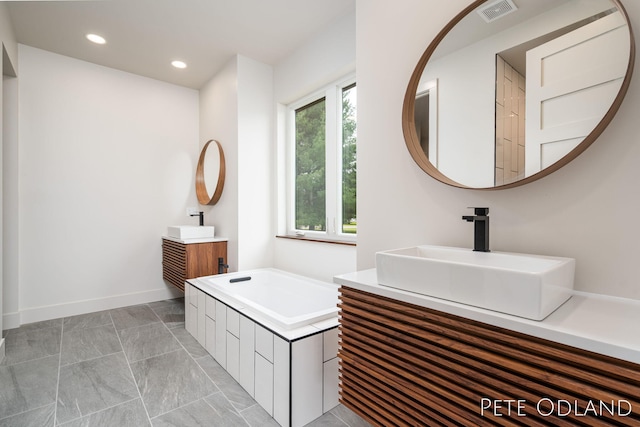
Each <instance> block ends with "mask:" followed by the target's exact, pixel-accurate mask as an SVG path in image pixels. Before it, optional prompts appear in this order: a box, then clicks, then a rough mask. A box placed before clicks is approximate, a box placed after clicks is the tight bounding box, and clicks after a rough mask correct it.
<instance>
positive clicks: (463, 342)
mask: <svg viewBox="0 0 640 427" xmlns="http://www.w3.org/2000/svg"><path fill="white" fill-rule="evenodd" d="M373 274H374V276H373V277H375V273H373ZM339 277H340V276H338V277H337V278H336V280H335V281H336V282H337V283H341V284H342V285H343V286H342V288H341V302H340V340H341V341H340V351H339V357H340V372H341V390H340V399H341V402H342V403H343V404H344V405H345V406H347V407H349V408H350V409H352V410H353V411H355V412H356V413H357V414H359V415H360V416H362V417H363V418H365V419H366V420H368V421H369V422H371V423H372V424H373V425H380V426H385V427H386V426H395V425H397V426H439V425H441V426H452V425H454V426H456V425H459V426H484V425H492V426H493V425H506V426H510V425H532V426H549V425H553V426H556V425H582V426H599V425H602V426H604V425H607V426H608V425H616V426H618V425H627V426H640V364H638V363H637V362H634V361H629V360H623V359H620V358H617V357H611V356H609V355H604V354H600V353H597V352H594V351H589V350H585V349H582V348H578V347H576V346H572V345H566V344H563V343H558V342H555V341H553V340H549V339H542V338H539V337H536V336H532V335H529V334H525V333H521V332H516V331H513V330H509V329H507V328H503V327H497V326H494V325H491V324H487V323H484V322H480V321H477V320H471V319H468V318H465V317H462V316H459V315H454V314H450V313H446V312H444V311H441V310H434V309H432V308H427V307H424V306H421V305H416V304H412V303H408V302H406V301H400V300H398V299H395V298H390V297H388V296H381V295H379V294H378V293H377V291H378V290H379V289H380V288H379V287H380V285H377V287H376V286H356V287H361V288H367V289H370V290H373V291H374V292H367V291H363V290H362V289H356V288H354V287H351V286H345V283H346V284H348V283H349V282H350V280H340V279H339ZM372 280H374V279H371V280H369V281H372ZM369 285H370V283H369ZM383 291H384V292H383V293H386V294H387V295H392V294H393V293H394V291H393V290H391V288H387V289H383ZM407 294H408V293H406V292H404V293H400V294H399V295H400V296H402V297H403V298H405V299H410V297H407V296H406V295H407ZM573 298H578V297H575V296H574V297H573ZM423 299H424V298H423ZM425 300H429V299H428V298H426V299H425ZM449 304H450V305H451V306H452V307H454V308H455V310H458V311H460V310H464V309H460V307H459V306H460V305H455V304H451V303H449ZM574 304H576V305H579V304H578V302H574ZM629 304H630V305H629V306H628V307H625V309H630V312H631V313H634V307H635V305H634V303H633V302H629ZM638 308H640V305H638ZM562 309H563V308H562V307H561V308H560V309H559V310H562ZM570 309H571V308H570V307H569V308H566V309H565V311H567V310H570ZM455 310H453V309H452V311H455ZM478 310H479V309H476V310H475V311H478ZM480 311H482V310H480ZM470 312H473V310H470ZM571 314H572V313H571V312H568V314H566V316H567V318H568V317H570V316H571ZM593 314H594V315H596V313H593ZM562 316H565V314H564V313H563V312H560V313H559V314H558V315H557V317H560V318H562ZM632 316H636V315H635V314H632ZM509 317H510V316H506V315H497V316H496V318H497V319H498V320H497V321H496V322H498V323H499V322H500V321H502V320H501V319H506V320H505V321H509V319H508V318H509ZM623 317H624V316H623ZM562 320H564V319H561V320H560V321H562ZM635 320H636V319H634V318H630V319H628V321H629V322H633V321H635ZM518 322H520V323H522V324H523V325H524V326H523V328H532V330H535V327H536V325H535V322H530V321H526V320H524V321H521V320H520V321H518ZM639 324H640V323H636V327H631V326H630V329H629V332H632V331H633V330H634V329H635V331H636V336H630V341H629V344H628V347H630V351H627V352H625V349H614V350H613V351H614V352H616V351H617V352H620V354H625V355H628V356H629V358H631V359H633V358H634V357H638V355H640V347H637V348H635V349H636V350H637V354H636V352H635V350H634V346H636V345H637V344H638V341H639V340H640V339H639V337H638V336H639V335H640V331H639V330H638V329H636V328H637V325H639ZM552 329H553V328H551V327H549V330H550V331H549V333H550V334H553V333H555V332H554V331H553V330H552ZM544 333H545V332H544V329H543V331H542V332H541V334H544ZM563 333H564V332H563ZM620 336H621V337H624V336H625V334H624V333H623V334H622V335H620ZM614 338H615V337H614ZM580 342H587V341H585V340H582V341H581V340H580V339H577V338H576V343H580ZM588 345H589V344H588V342H587V344H586V346H588ZM594 345H596V346H597V345H598V344H594ZM605 347H606V346H604V347H603V348H605ZM606 348H608V347H606Z"/></svg>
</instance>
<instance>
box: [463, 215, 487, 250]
mask: <svg viewBox="0 0 640 427" xmlns="http://www.w3.org/2000/svg"><path fill="white" fill-rule="evenodd" d="M470 209H474V213H475V215H464V216H463V217H462V219H463V220H465V221H467V222H473V223H474V224H473V250H474V251H477V252H491V251H490V250H489V208H470Z"/></svg>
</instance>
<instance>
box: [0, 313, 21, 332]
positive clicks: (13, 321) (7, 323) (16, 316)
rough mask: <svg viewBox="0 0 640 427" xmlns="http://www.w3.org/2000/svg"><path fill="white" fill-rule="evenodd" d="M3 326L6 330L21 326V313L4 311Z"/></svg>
mask: <svg viewBox="0 0 640 427" xmlns="http://www.w3.org/2000/svg"><path fill="white" fill-rule="evenodd" d="M2 327H3V328H4V330H7V329H14V328H19V327H20V313H18V312H13V313H4V315H3V316H2Z"/></svg>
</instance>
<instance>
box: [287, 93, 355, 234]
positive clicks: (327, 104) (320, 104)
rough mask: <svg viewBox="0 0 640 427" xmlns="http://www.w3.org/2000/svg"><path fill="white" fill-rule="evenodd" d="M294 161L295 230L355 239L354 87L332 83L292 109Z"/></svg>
mask: <svg viewBox="0 0 640 427" xmlns="http://www.w3.org/2000/svg"><path fill="white" fill-rule="evenodd" d="M312 100H313V101H312ZM289 111H290V112H291V113H292V116H290V117H291V119H292V120H293V129H292V131H293V135H292V136H293V140H292V141H291V145H290V147H291V148H292V150H293V153H292V154H293V155H292V156H291V157H290V159H291V160H292V161H293V162H295V164H293V165H291V166H292V169H291V170H292V171H293V174H294V176H293V181H294V182H293V183H292V184H293V185H292V187H290V190H289V191H291V190H292V191H293V192H292V193H291V192H289V193H288V198H289V201H290V202H291V203H292V204H291V205H289V209H291V210H290V211H289V214H288V215H291V214H293V218H291V217H290V216H288V217H287V223H288V224H287V225H288V227H289V230H291V231H294V230H295V231H296V232H297V231H307V230H308V231H309V235H310V236H312V235H313V233H322V234H324V235H325V236H324V237H325V238H330V239H338V240H340V239H343V240H354V238H355V235H356V231H357V219H356V139H357V131H356V85H355V83H353V81H351V82H347V83H338V84H332V85H329V86H328V87H327V88H325V89H324V90H322V91H319V93H318V94H317V97H314V98H311V97H310V98H307V101H306V102H304V103H303V102H300V103H299V104H297V105H295V104H294V106H293V107H290V110H289Z"/></svg>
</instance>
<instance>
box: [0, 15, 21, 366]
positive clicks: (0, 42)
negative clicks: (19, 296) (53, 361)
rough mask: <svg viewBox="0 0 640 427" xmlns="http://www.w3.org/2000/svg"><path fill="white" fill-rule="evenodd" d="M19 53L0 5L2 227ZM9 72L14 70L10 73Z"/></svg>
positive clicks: (0, 231)
mask: <svg viewBox="0 0 640 427" xmlns="http://www.w3.org/2000/svg"><path fill="white" fill-rule="evenodd" d="M17 49H18V46H17V44H16V40H15V35H14V33H13V27H12V25H11V21H10V18H9V12H8V11H7V8H6V6H5V5H4V4H2V3H0V53H2V55H3V56H2V65H0V68H2V73H1V74H2V81H0V98H1V99H0V156H2V162H0V179H2V181H3V185H2V186H0V217H2V218H3V221H2V223H4V210H5V206H6V203H7V202H6V200H5V192H4V190H2V188H3V187H4V186H5V185H4V183H5V180H4V176H5V167H4V162H5V157H4V155H3V153H4V148H5V146H6V145H8V144H9V142H10V141H8V139H9V137H10V136H11V134H12V132H13V130H14V129H13V128H11V124H9V123H7V122H10V121H11V118H12V117H13V115H14V113H15V111H14V110H15V108H14V107H15V106H16V105H17V104H16V102H15V101H16V97H15V93H16V91H15V84H14V80H15V79H14V78H8V77H7V78H5V75H7V74H8V75H15V71H16V68H17V61H16V60H17V53H16V52H17ZM5 55H6V58H5ZM5 67H6V68H5ZM7 68H10V70H9V69H7ZM7 231H8V230H6V228H5V227H4V225H3V226H2V227H0V242H2V246H1V247H0V363H1V362H2V360H3V359H4V355H5V346H4V338H2V335H1V333H2V330H3V329H4V328H5V327H6V325H5V323H4V312H5V309H4V306H5V305H6V302H7V301H11V298H9V299H6V298H5V296H4V294H5V284H4V283H5V280H4V276H5V272H6V268H5V263H4V257H5V254H6V253H7V252H6V247H5V244H4V241H5V236H6V235H7Z"/></svg>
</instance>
